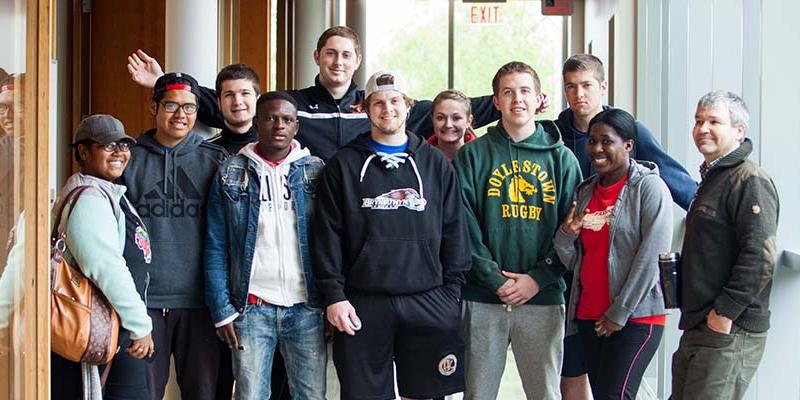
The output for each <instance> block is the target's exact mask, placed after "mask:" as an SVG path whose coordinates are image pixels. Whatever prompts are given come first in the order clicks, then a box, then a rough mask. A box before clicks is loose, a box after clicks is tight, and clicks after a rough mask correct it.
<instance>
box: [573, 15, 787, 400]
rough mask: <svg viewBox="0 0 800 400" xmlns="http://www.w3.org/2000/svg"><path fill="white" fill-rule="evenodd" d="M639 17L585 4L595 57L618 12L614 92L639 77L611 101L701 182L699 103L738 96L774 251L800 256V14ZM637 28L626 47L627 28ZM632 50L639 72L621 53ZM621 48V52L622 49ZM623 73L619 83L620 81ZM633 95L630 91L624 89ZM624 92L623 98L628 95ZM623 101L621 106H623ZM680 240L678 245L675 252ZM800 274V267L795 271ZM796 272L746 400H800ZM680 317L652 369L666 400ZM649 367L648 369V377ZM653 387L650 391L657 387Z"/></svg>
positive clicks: (775, 300) (783, 288)
mask: <svg viewBox="0 0 800 400" xmlns="http://www.w3.org/2000/svg"><path fill="white" fill-rule="evenodd" d="M634 7H635V8H634V11H633V12H632V11H631V9H630V3H629V2H627V1H626V0H617V1H613V0H597V1H587V2H586V4H585V7H584V8H583V9H582V10H581V11H583V18H584V19H585V25H584V30H583V32H582V33H583V37H581V35H579V34H576V33H575V31H576V30H577V29H579V27H573V29H572V31H573V37H574V38H576V39H578V38H580V41H581V42H582V43H579V44H578V43H574V42H573V43H571V46H572V48H573V49H575V48H576V47H578V46H583V47H584V49H587V47H586V46H588V44H589V43H592V45H593V46H592V47H593V52H594V54H595V55H597V56H599V57H601V58H603V59H604V60H607V59H608V48H607V47H604V46H607V45H608V39H607V38H608V19H609V17H610V16H612V15H615V21H616V25H615V26H616V30H617V32H616V34H615V51H614V53H615V59H616V61H617V62H618V63H619V62H623V63H625V65H624V66H623V68H624V71H626V72H623V69H620V67H619V66H616V68H615V69H616V72H617V73H615V78H616V82H615V88H616V87H617V85H627V84H628V83H629V81H628V80H625V76H626V75H627V74H629V72H627V71H629V68H630V71H633V72H634V75H635V77H634V78H633V79H632V81H631V83H630V84H631V85H633V87H634V88H635V95H634V96H633V97H632V98H633V102H634V106H633V107H631V106H629V105H628V104H627V103H629V102H630V101H631V100H630V97H619V95H618V93H623V92H625V91H626V90H628V89H627V88H624V87H623V88H622V91H620V90H619V89H618V90H617V92H616V93H615V97H616V98H615V100H618V101H615V103H617V105H618V106H622V107H626V108H628V109H630V110H632V111H634V112H635V115H636V116H637V118H638V119H640V120H641V121H643V122H644V123H645V124H646V125H647V126H648V127H650V128H651V129H652V130H653V132H654V133H655V134H656V135H657V136H659V137H660V139H661V142H662V145H663V147H664V148H665V149H666V150H667V151H668V152H669V153H670V155H672V156H673V157H674V158H675V159H677V160H678V161H680V162H682V163H683V164H684V166H686V168H687V170H688V171H689V172H690V173H691V174H692V175H693V177H694V178H695V179H699V176H698V175H699V174H698V172H697V166H698V165H699V164H700V162H701V161H702V158H701V156H700V155H699V154H698V153H697V151H696V149H695V147H694V145H693V143H692V141H691V128H692V125H693V115H694V111H695V104H696V102H697V100H698V99H699V98H700V96H701V95H702V94H704V93H706V92H708V91H711V90H730V91H733V92H736V93H738V94H740V95H741V96H742V97H743V99H744V100H745V102H746V103H747V104H748V106H749V108H750V114H751V119H750V129H749V130H748V132H747V135H748V136H749V137H750V138H751V140H752V141H753V144H754V152H753V154H752V156H751V159H753V160H754V161H756V162H759V163H760V164H761V165H762V166H763V167H764V168H765V169H766V170H767V171H768V172H769V173H770V175H771V176H772V177H773V180H774V181H775V184H776V186H777V187H778V191H779V194H780V198H781V204H782V205H783V207H782V209H781V218H780V225H779V230H778V249H779V252H780V251H783V250H784V249H790V250H793V251H794V252H800V225H798V224H797V223H796V221H800V215H799V214H800V211H798V210H797V208H795V207H793V206H794V204H797V203H798V202H799V201H800V185H798V184H797V177H798V175H800V163H798V162H797V155H798V152H799V151H800V119H798V118H797V113H798V111H800V96H798V95H797V92H798V89H800V84H798V83H797V81H796V79H794V78H793V74H792V72H793V70H794V69H796V68H795V67H796V66H797V65H800V53H798V52H797V51H796V50H795V49H794V47H795V46H796V43H800V29H798V28H797V21H796V18H795V16H797V15H800V2H797V1H796V0H768V1H765V0H762V1H759V0H671V1H669V2H663V1H660V0H639V1H637V2H635V5H634ZM632 27H635V35H633V36H635V37H634V38H631V39H629V40H627V41H626V39H625V34H622V32H621V29H625V30H629V29H631V28H632ZM621 43H622V46H628V45H629V44H630V43H633V46H635V53H634V54H635V57H634V60H633V66H632V67H631V64H630V62H631V60H630V59H629V58H626V57H627V56H626V55H625V54H624V52H625V51H626V50H625V49H627V48H628V47H622V48H621V47H620V46H621ZM621 49H622V50H621ZM620 77H621V79H620ZM625 93H627V92H625ZM626 96H627V95H626ZM623 104H625V105H623ZM679 244H680V243H675V245H676V246H678V245H679ZM795 267H796V268H799V269H800V266H795ZM797 292H800V272H798V271H797V270H793V269H791V268H788V267H787V266H786V265H781V264H779V266H778V267H777V269H776V273H775V281H774V286H773V292H772V307H771V308H772V312H773V317H772V329H771V330H770V337H769V340H768V344H767V350H766V353H765V355H764V359H763V361H762V363H761V366H760V368H759V371H758V373H757V375H756V377H755V379H754V381H753V383H752V385H751V387H750V390H749V391H748V393H747V396H746V399H749V400H754V399H759V400H761V399H797V398H800V341H798V340H797V335H798V333H800V318H798V316H799V315H800V302H798V301H797V296H796V295H795V293H797ZM675 319H676V316H671V317H670V318H669V321H668V325H667V330H666V333H665V337H664V341H663V343H662V349H661V350H660V352H659V354H658V356H657V359H656V360H655V361H654V363H653V365H652V366H651V370H657V371H656V372H655V375H656V376H657V377H658V379H657V383H656V389H657V392H658V394H659V397H661V398H665V397H666V396H668V395H669V381H670V379H671V377H670V371H669V367H670V356H671V354H672V352H673V351H674V350H675V348H677V341H678V338H679V335H680V332H679V331H677V330H676V328H675ZM651 372H652V371H648V376H650V375H651ZM651 386H653V385H651Z"/></svg>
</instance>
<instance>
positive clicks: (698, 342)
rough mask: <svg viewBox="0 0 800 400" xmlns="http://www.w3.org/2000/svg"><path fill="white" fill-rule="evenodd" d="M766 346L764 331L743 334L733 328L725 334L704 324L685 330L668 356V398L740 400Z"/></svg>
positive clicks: (674, 399)
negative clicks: (669, 358) (670, 362)
mask: <svg viewBox="0 0 800 400" xmlns="http://www.w3.org/2000/svg"><path fill="white" fill-rule="evenodd" d="M766 343H767V333H766V332H762V333H752V332H747V331H744V330H742V329H740V328H739V327H737V326H736V325H734V326H733V330H732V331H731V333H730V334H729V335H724V334H721V333H717V332H714V331H712V330H710V329H709V328H708V326H706V324H705V322H703V323H701V324H700V325H698V326H697V327H695V328H693V329H690V330H688V331H685V332H684V333H683V336H681V342H680V345H679V346H678V350H677V351H675V354H673V355H672V396H671V397H670V399H673V400H684V399H685V400H691V399H703V400H706V399H708V400H713V399H720V400H723V399H724V400H731V399H741V398H742V397H744V393H745V391H747V386H748V385H750V380H751V379H753V375H754V374H755V372H756V369H758V364H759V363H760V362H761V356H762V355H764V347H765V346H766Z"/></svg>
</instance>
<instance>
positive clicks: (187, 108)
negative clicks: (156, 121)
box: [161, 101, 197, 115]
mask: <svg viewBox="0 0 800 400" xmlns="http://www.w3.org/2000/svg"><path fill="white" fill-rule="evenodd" d="M161 106H163V107H164V111H166V112H168V113H174V112H178V109H179V108H182V109H183V112H184V113H186V115H192V114H194V113H196V112H197V104H196V103H183V104H180V103H176V102H174V101H162V102H161Z"/></svg>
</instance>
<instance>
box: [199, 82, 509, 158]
mask: <svg viewBox="0 0 800 400" xmlns="http://www.w3.org/2000/svg"><path fill="white" fill-rule="evenodd" d="M287 93H289V94H290V95H291V96H292V97H294V99H295V101H297V104H298V105H299V108H298V110H297V117H298V119H299V120H300V130H299V131H298V132H297V137H296V139H297V140H298V141H299V142H300V143H302V144H303V146H305V147H307V148H308V149H309V151H311V154H312V155H315V156H317V157H320V158H322V159H323V160H326V161H327V160H328V159H329V158H331V156H333V153H335V152H336V150H338V149H339V148H340V147H342V146H344V145H345V144H347V143H349V142H350V141H351V140H353V139H354V138H355V137H356V136H357V135H358V134H360V133H363V132H367V131H369V129H370V123H369V118H367V114H366V113H365V112H364V110H363V108H362V106H361V103H362V102H363V101H364V91H363V90H361V89H358V88H357V87H356V84H355V83H350V88H349V89H348V90H347V93H345V95H344V96H343V97H342V98H341V99H339V100H336V99H334V98H333V96H331V94H330V92H328V89H325V87H324V86H322V84H320V83H319V76H317V78H316V79H315V80H314V86H311V87H308V88H305V89H300V90H289V91H287ZM198 101H199V104H200V111H199V112H198V119H199V120H200V122H202V123H204V124H206V125H208V126H211V127H214V128H220V129H221V128H224V127H225V124H224V120H223V118H222V112H221V111H220V110H219V106H218V104H217V94H216V92H215V91H214V90H213V89H209V88H201V93H200V95H199V96H198ZM431 105H432V103H431V102H430V101H429V100H421V101H417V102H415V103H414V106H413V107H411V114H410V115H409V116H408V120H407V121H406V130H408V131H409V132H412V133H416V134H417V135H421V136H424V137H426V138H427V137H430V136H431V135H432V134H433V124H432V122H431ZM472 114H473V123H472V125H473V126H474V127H476V128H479V127H481V126H484V125H486V124H489V123H491V122H493V121H496V120H497V119H499V118H500V113H499V112H498V111H497V110H496V109H495V107H494V105H493V104H492V96H482V97H475V98H473V99H472Z"/></svg>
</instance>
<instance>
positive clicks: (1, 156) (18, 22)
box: [0, 1, 36, 400]
mask: <svg viewBox="0 0 800 400" xmlns="http://www.w3.org/2000/svg"><path fill="white" fill-rule="evenodd" d="M25 18H26V3H25V2H20V1H11V2H3V3H2V5H0V36H2V37H3V38H4V40H3V44H2V45H1V46H0V400H3V399H18V398H23V396H24V393H26V391H27V389H26V388H25V385H24V384H25V380H26V373H30V371H26V370H25V368H23V366H24V365H26V360H25V357H31V356H35V354H30V353H28V352H26V351H25V349H26V348H30V347H29V346H30V345H31V341H35V340H36V336H35V334H34V335H31V334H32V333H35V332H29V331H27V329H28V327H29V326H30V319H29V320H27V321H26V317H28V318H31V316H32V315H34V314H33V313H34V312H35V301H33V300H32V299H29V298H28V296H27V295H28V294H30V293H32V291H30V290H26V288H25V285H24V284H23V282H25V281H26V279H25V277H26V275H28V276H30V275H31V273H32V271H28V274H26V271H25V267H26V265H25V263H24V256H25V253H26V251H25V238H26V236H25V217H26V215H25V214H26V213H25V212H24V211H23V209H24V208H23V198H24V197H23V193H22V189H23V187H24V186H25V183H26V177H25V173H24V171H23V168H22V165H23V163H22V161H23V148H22V145H23V144H24V143H25V141H26V140H25V139H26V136H27V135H26V134H27V133H28V132H25V129H24V126H23V125H24V121H25V118H26V117H27V115H26V104H25V101H24V98H25V87H26V78H25V50H26V48H25V47H26V40H25V31H26V29H25V22H26V21H25ZM29 140H30V139H29ZM31 142H33V143H35V141H31ZM29 225H30V224H29ZM28 237H30V235H28ZM27 378H29V377H27Z"/></svg>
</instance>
